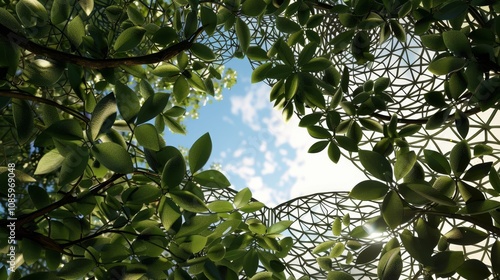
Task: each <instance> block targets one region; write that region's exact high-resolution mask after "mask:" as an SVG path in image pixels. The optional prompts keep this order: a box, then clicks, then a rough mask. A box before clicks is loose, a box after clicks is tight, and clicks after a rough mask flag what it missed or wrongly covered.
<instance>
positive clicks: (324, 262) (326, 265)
mask: <svg viewBox="0 0 500 280" xmlns="http://www.w3.org/2000/svg"><path fill="white" fill-rule="evenodd" d="M316 262H317V263H318V265H319V267H320V268H321V269H322V270H326V271H330V270H331V269H332V259H331V258H330V257H319V258H316Z"/></svg>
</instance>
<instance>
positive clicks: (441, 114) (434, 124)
mask: <svg viewBox="0 0 500 280" xmlns="http://www.w3.org/2000/svg"><path fill="white" fill-rule="evenodd" d="M450 112H451V107H450V108H447V109H445V110H441V111H438V112H437V113H435V114H433V115H432V116H431V117H430V118H429V119H428V120H427V123H426V124H425V128H426V129H427V130H432V129H437V128H440V127H442V126H443V124H444V123H445V122H446V121H448V117H449V115H450Z"/></svg>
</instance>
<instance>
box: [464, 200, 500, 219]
mask: <svg viewBox="0 0 500 280" xmlns="http://www.w3.org/2000/svg"><path fill="white" fill-rule="evenodd" d="M499 208H500V202H498V201H496V200H489V199H488V200H482V201H473V202H469V203H467V204H466V205H465V207H463V208H462V209H460V210H459V211H458V212H457V214H469V215H477V214H482V213H486V212H490V211H493V210H496V209H499Z"/></svg>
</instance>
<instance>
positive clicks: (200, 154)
mask: <svg viewBox="0 0 500 280" xmlns="http://www.w3.org/2000/svg"><path fill="white" fill-rule="evenodd" d="M211 153H212V139H211V138H210V134H208V133H205V134H203V135H202V136H201V137H200V138H199V139H198V140H196V141H195V142H194V144H193V146H191V149H189V154H188V159H189V169H190V170H191V173H195V172H196V171H198V170H200V169H201V168H202V167H203V166H204V165H205V164H206V163H207V161H208V158H209V157H210V154H211Z"/></svg>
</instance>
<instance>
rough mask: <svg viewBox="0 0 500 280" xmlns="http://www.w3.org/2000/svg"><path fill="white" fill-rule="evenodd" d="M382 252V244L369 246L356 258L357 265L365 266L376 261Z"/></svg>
mask: <svg viewBox="0 0 500 280" xmlns="http://www.w3.org/2000/svg"><path fill="white" fill-rule="evenodd" d="M381 251H382V243H375V244H371V245H368V246H367V247H366V248H365V249H363V251H361V252H360V253H359V255H358V257H357V258H356V264H357V265H360V264H365V263H369V262H372V261H374V260H375V258H377V257H378V255H380V252H381Z"/></svg>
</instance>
